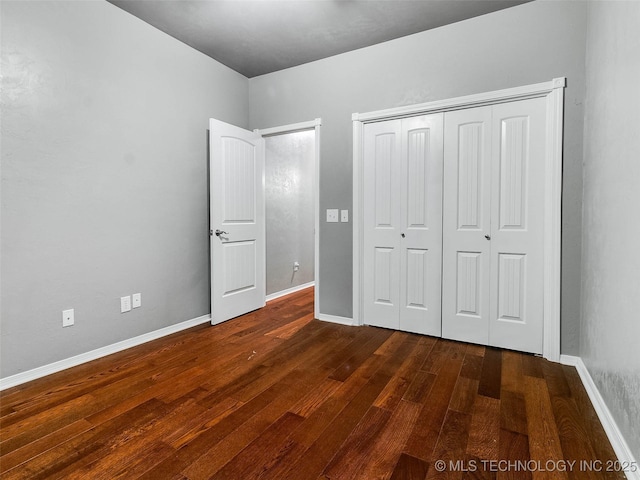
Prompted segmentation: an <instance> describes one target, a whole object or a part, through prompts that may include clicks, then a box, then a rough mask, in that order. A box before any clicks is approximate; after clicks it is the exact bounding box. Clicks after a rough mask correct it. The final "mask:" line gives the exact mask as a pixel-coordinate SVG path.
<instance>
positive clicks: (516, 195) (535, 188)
mask: <svg viewBox="0 0 640 480" xmlns="http://www.w3.org/2000/svg"><path fill="white" fill-rule="evenodd" d="M545 115H546V105H545V100H544V99H542V98H535V99H531V100H523V101H519V102H512V103H504V104H501V105H496V106H494V107H493V150H494V152H495V153H494V157H495V160H494V168H493V172H492V182H493V184H494V185H495V187H494V188H493V189H492V218H495V219H496V221H494V222H493V225H492V228H491V265H492V271H491V285H492V290H494V291H495V293H494V294H493V295H492V298H491V317H490V325H489V343H490V345H493V346H497V347H504V348H510V349H514V350H520V351H524V352H531V353H542V339H543V330H542V329H543V284H544V273H543V262H544V257H543V243H544V201H543V199H544V164H545V151H544V148H545V135H546V132H545V119H546V116H545Z"/></svg>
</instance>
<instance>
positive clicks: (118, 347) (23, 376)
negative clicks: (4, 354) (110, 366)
mask: <svg viewBox="0 0 640 480" xmlns="http://www.w3.org/2000/svg"><path fill="white" fill-rule="evenodd" d="M210 321H211V315H202V316H201V317H197V318H193V319H191V320H186V321H184V322H181V323H176V324H175V325H169V326H168V327H164V328H161V329H159V330H154V331H153V332H148V333H144V334H142V335H138V336H137V337H133V338H129V339H127V340H122V341H121V342H117V343H112V344H111V345H107V346H105V347H100V348H96V349H95V350H91V351H89V352H85V353H81V354H80V355H75V356H73V357H69V358H65V359H64V360H59V361H57V362H54V363H50V364H48V365H43V366H41V367H37V368H34V369H32V370H27V371H26V372H22V373H16V374H15V375H11V376H10V377H5V378H0V391H2V390H6V389H7V388H11V387H15V386H16V385H21V384H23V383H26V382H30V381H31V380H36V379H38V378H42V377H45V376H47V375H51V374H52V373H56V372H60V371H62V370H66V369H67V368H71V367H76V366H78V365H81V364H83V363H86V362H90V361H92V360H97V359H98V358H102V357H106V356H107V355H111V354H112V353H116V352H120V351H122V350H126V349H128V348H131V347H136V346H138V345H142V344H143V343H147V342H150V341H152V340H157V339H159V338H162V337H165V336H167V335H171V334H173V333H177V332H180V331H182V330H186V329H188V328H192V327H197V326H198V325H202V324H203V323H208V322H210Z"/></svg>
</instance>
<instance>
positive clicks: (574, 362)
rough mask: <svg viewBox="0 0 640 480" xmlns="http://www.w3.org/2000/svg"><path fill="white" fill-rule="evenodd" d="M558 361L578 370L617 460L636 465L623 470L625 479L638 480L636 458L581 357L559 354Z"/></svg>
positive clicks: (638, 469)
mask: <svg viewBox="0 0 640 480" xmlns="http://www.w3.org/2000/svg"><path fill="white" fill-rule="evenodd" d="M560 363H562V364H564V365H570V366H573V367H575V368H576V370H577V371H578V375H579V376H580V380H582V385H584V389H585V390H586V391H587V395H589V399H590V400H591V403H592V404H593V408H594V409H595V411H596V413H597V414H598V418H599V419H600V423H602V427H603V428H604V431H605V433H606V434H607V437H608V438H609V441H610V442H611V446H612V447H613V451H614V452H615V454H616V456H617V457H618V460H619V461H620V463H622V464H627V465H635V466H636V471H635V472H632V471H626V472H624V473H625V475H626V476H627V479H628V480H640V465H638V463H637V462H636V459H635V458H634V456H633V453H632V452H631V449H630V448H629V445H628V444H627V442H626V440H625V439H624V436H623V435H622V432H621V431H620V429H619V428H618V424H617V423H616V421H615V419H614V418H613V415H611V412H610V411H609V408H608V407H607V404H606V403H605V401H604V399H603V398H602V395H601V394H600V390H598V387H597V386H596V384H595V382H594V381H593V378H592V377H591V374H590V373H589V370H588V369H587V366H586V365H585V364H584V362H583V361H582V358H580V357H574V356H571V355H560Z"/></svg>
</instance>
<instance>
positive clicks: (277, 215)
mask: <svg viewBox="0 0 640 480" xmlns="http://www.w3.org/2000/svg"><path fill="white" fill-rule="evenodd" d="M315 136H316V132H315V130H307V131H304V132H294V133H288V134H285V135H276V136H273V137H267V138H265V168H264V177H265V182H264V184H265V216H266V218H265V223H266V237H267V238H266V251H267V265H266V267H267V275H266V277H267V295H270V294H272V293H277V292H281V291H283V290H287V289H289V288H293V287H297V286H299V285H303V284H305V283H308V282H313V280H314V276H313V272H314V265H313V262H314V234H313V230H314V228H315V208H314V207H315V195H314V185H315V145H316V142H315ZM294 262H298V263H299V264H300V268H299V270H298V271H297V272H295V271H294V270H293V263H294Z"/></svg>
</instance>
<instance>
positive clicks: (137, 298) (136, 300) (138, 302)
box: [131, 293, 142, 308]
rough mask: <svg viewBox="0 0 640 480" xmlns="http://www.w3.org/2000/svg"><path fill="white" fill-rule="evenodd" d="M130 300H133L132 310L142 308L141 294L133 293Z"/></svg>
mask: <svg viewBox="0 0 640 480" xmlns="http://www.w3.org/2000/svg"><path fill="white" fill-rule="evenodd" d="M131 299H132V300H133V308H138V307H141V306H142V294H141V293H134V294H133V296H132V297H131Z"/></svg>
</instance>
